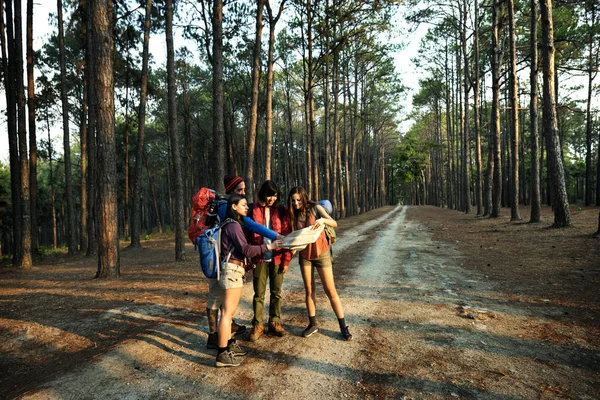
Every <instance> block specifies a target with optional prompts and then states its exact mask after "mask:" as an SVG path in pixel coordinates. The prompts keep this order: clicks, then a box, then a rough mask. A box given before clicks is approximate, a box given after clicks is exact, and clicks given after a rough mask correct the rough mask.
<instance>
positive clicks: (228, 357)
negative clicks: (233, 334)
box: [215, 350, 242, 367]
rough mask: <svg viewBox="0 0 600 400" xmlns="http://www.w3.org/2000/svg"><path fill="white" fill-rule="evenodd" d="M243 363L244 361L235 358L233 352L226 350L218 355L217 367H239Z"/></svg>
mask: <svg viewBox="0 0 600 400" xmlns="http://www.w3.org/2000/svg"><path fill="white" fill-rule="evenodd" d="M241 363H242V360H240V359H238V358H235V355H234V354H233V352H232V351H229V350H226V351H224V352H222V353H221V354H219V355H217V359H216V361H215V366H216V367H237V366H238V365H240V364H241Z"/></svg>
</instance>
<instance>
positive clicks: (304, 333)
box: [302, 325, 319, 337]
mask: <svg viewBox="0 0 600 400" xmlns="http://www.w3.org/2000/svg"><path fill="white" fill-rule="evenodd" d="M318 331H319V329H318V328H317V325H308V326H307V327H306V329H305V330H304V331H302V336H303V337H309V336H310V335H312V334H313V333H315V332H318Z"/></svg>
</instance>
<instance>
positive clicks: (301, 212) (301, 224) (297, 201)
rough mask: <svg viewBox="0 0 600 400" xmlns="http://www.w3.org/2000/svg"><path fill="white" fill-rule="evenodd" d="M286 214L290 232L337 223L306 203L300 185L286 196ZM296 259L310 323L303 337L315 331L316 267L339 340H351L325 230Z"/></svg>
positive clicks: (335, 225) (325, 213)
mask: <svg viewBox="0 0 600 400" xmlns="http://www.w3.org/2000/svg"><path fill="white" fill-rule="evenodd" d="M288 215H289V218H290V226H291V227H292V229H293V230H297V229H302V228H305V227H307V226H311V225H312V226H313V228H314V229H318V228H319V227H320V226H321V225H329V226H331V227H333V228H335V227H337V222H336V221H335V220H334V219H333V218H331V216H330V215H329V214H328V213H327V211H326V210H325V209H324V208H323V207H322V206H321V205H319V204H317V203H316V202H314V201H312V200H309V199H308V194H307V193H306V190H304V188H302V187H300V186H296V187H294V188H292V190H290V194H289V196H288ZM319 217H320V218H319ZM299 259H300V269H301V272H302V280H303V281H304V290H305V295H306V310H307V311H308V319H309V324H308V326H307V327H306V329H304V331H303V332H302V336H304V337H309V336H310V335H312V334H313V333H315V332H317V331H318V324H317V317H316V312H317V310H316V299H317V296H316V292H315V275H314V268H313V267H315V268H316V269H317V272H318V273H319V276H320V278H321V283H322V284H323V290H325V294H326V295H327V297H328V298H329V302H330V303H331V308H332V309H333V312H334V313H335V316H336V317H337V319H338V322H339V325H340V332H341V333H342V337H343V338H344V340H352V334H350V331H349V329H348V326H347V325H346V321H345V319H344V307H343V305H342V301H341V299H340V296H339V295H338V293H337V290H336V288H335V282H334V279H333V268H332V267H333V266H332V264H331V256H330V255H329V243H328V241H327V237H326V236H325V231H323V232H321V235H320V236H319V238H318V239H317V241H316V242H315V243H312V244H309V245H308V246H306V248H305V249H304V250H302V251H300V255H299Z"/></svg>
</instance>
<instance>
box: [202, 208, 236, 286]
mask: <svg viewBox="0 0 600 400" xmlns="http://www.w3.org/2000/svg"><path fill="white" fill-rule="evenodd" d="M230 222H233V220H231V219H227V220H225V221H224V222H223V223H222V224H221V225H219V224H216V225H214V226H213V227H212V228H209V229H207V230H205V231H204V232H203V233H202V234H201V235H200V236H198V238H197V239H196V245H197V246H198V253H200V267H202V272H203V273H204V275H205V276H206V277H207V278H209V279H219V275H220V274H219V271H220V269H221V268H220V265H221V262H220V260H219V258H220V254H221V228H222V227H223V226H225V225H226V224H228V223H230ZM229 254H230V255H231V252H229Z"/></svg>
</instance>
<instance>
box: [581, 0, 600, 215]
mask: <svg viewBox="0 0 600 400" xmlns="http://www.w3.org/2000/svg"><path fill="white" fill-rule="evenodd" d="M590 8H591V10H589V12H590V13H591V16H590V21H589V27H590V28H588V29H593V28H592V27H594V28H597V27H596V7H595V6H594V5H593V4H592V5H591V7H590ZM587 14H588V10H587V2H586V16H587ZM588 46H589V49H588V60H587V61H588V68H587V69H588V70H587V72H588V92H587V104H586V113H585V116H586V123H585V144H586V146H585V202H584V204H585V205H586V206H590V205H591V204H592V191H593V188H592V186H593V184H592V182H593V168H592V137H593V133H592V112H591V105H592V90H593V84H594V78H595V77H596V75H597V74H598V65H597V62H596V63H595V62H594V32H590V33H589V38H588ZM597 57H598V56H597V55H596V61H597V60H598V58H597ZM596 162H597V163H598V164H600V159H599V160H596Z"/></svg>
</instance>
